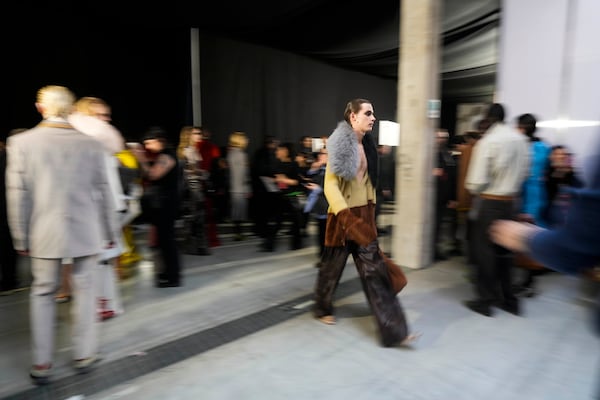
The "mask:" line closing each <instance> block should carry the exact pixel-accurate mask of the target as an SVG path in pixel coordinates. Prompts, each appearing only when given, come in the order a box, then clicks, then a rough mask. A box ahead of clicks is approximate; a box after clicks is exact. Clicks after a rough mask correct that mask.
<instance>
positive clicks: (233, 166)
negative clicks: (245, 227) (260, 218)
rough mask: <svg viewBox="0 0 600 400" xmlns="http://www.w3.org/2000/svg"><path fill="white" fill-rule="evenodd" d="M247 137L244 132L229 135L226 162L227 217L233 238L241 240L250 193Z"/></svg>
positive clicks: (246, 217)
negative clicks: (227, 184) (227, 176)
mask: <svg viewBox="0 0 600 400" xmlns="http://www.w3.org/2000/svg"><path fill="white" fill-rule="evenodd" d="M247 147H248V137H247V136H246V133H245V132H233V133H232V134H231V135H229V143H228V149H227V164H228V165H229V179H228V181H229V196H230V199H229V202H230V205H231V210H230V212H229V218H230V219H231V222H232V223H233V227H234V234H235V240H237V241H239V240H243V239H244V234H243V232H242V223H243V222H245V221H247V220H248V198H249V197H250V196H251V195H252V188H251V186H250V164H249V161H248V154H247V153H246V148H247Z"/></svg>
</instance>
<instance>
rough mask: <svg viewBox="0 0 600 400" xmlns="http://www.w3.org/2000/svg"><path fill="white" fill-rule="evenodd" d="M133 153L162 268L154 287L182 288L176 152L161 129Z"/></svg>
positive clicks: (151, 132)
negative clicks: (145, 181)
mask: <svg viewBox="0 0 600 400" xmlns="http://www.w3.org/2000/svg"><path fill="white" fill-rule="evenodd" d="M133 152H134V154H135V156H136V158H137V159H138V162H139V164H140V168H141V169H142V173H143V176H144V178H145V179H147V180H148V183H149V185H148V186H147V187H145V188H144V195H143V197H144V198H145V199H146V200H145V201H143V202H142V203H143V206H142V207H143V208H144V210H143V213H144V214H145V215H146V216H147V217H148V218H149V222H150V223H151V224H152V225H154V226H155V227H156V235H157V238H156V239H157V242H158V243H157V244H158V248H159V250H160V261H161V263H160V264H162V265H161V266H160V268H158V269H157V271H156V272H157V274H156V286H157V287H159V288H166V287H177V286H181V285H182V277H181V261H180V258H179V250H178V248H177V242H176V239H175V220H176V218H177V214H178V213H179V206H180V204H179V202H180V199H179V184H180V182H179V179H180V176H179V165H178V163H179V161H178V160H177V154H176V149H175V148H173V147H172V146H171V145H170V144H169V142H168V138H167V133H166V131H165V130H164V129H163V128H161V127H152V128H150V129H148V130H147V131H146V133H145V134H144V138H143V148H142V147H140V146H138V147H136V148H135V149H134V150H133ZM148 153H149V154H148Z"/></svg>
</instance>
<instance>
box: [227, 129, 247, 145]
mask: <svg viewBox="0 0 600 400" xmlns="http://www.w3.org/2000/svg"><path fill="white" fill-rule="evenodd" d="M229 146H230V147H237V148H240V149H245V148H246V147H247V146H248V137H247V136H246V132H233V133H232V134H231V135H229Z"/></svg>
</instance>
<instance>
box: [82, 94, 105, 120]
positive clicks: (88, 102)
mask: <svg viewBox="0 0 600 400" xmlns="http://www.w3.org/2000/svg"><path fill="white" fill-rule="evenodd" d="M97 106H101V107H105V108H106V109H107V110H110V106H109V105H108V103H107V102H105V101H104V100H102V99H100V98H98V97H90V96H86V97H82V98H80V99H79V100H77V101H76V102H75V111H77V112H80V113H82V114H86V115H93V116H95V115H96V112H97V109H96V108H95V107H97Z"/></svg>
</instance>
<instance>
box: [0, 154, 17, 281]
mask: <svg viewBox="0 0 600 400" xmlns="http://www.w3.org/2000/svg"><path fill="white" fill-rule="evenodd" d="M5 172H6V150H4V149H3V150H0V278H1V279H2V280H1V281H0V291H7V290H13V289H16V288H17V287H18V282H17V252H16V251H15V248H14V247H13V241H12V236H11V234H10V229H9V226H8V216H7V210H6V180H5Z"/></svg>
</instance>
